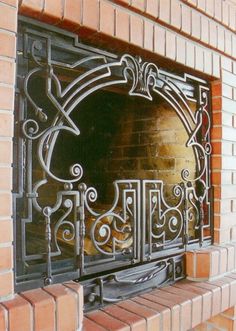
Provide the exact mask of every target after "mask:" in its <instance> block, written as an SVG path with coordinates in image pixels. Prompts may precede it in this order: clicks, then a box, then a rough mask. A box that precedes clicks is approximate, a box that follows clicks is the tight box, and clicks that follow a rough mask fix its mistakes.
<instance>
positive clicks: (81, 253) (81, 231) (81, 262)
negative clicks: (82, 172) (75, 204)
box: [78, 183, 87, 275]
mask: <svg viewBox="0 0 236 331" xmlns="http://www.w3.org/2000/svg"><path fill="white" fill-rule="evenodd" d="M86 189H87V186H86V185H85V184H84V183H82V184H80V185H79V190H80V206H79V208H78V213H79V221H80V226H79V238H80V249H79V250H78V253H79V265H80V274H81V275H83V274H84V237H85V210H84V205H85V192H86Z"/></svg>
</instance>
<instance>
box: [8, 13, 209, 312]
mask: <svg viewBox="0 0 236 331" xmlns="http://www.w3.org/2000/svg"><path fill="white" fill-rule="evenodd" d="M68 77H69V78H68ZM117 86H118V87H119V86H121V87H122V89H123V93H124V91H125V93H126V94H127V95H129V96H130V98H131V97H132V98H134V97H135V98H141V100H142V98H145V99H148V100H151V101H152V100H153V95H155V94H157V95H158V96H159V97H161V98H163V99H164V100H166V101H167V102H168V103H169V105H170V106H171V107H172V108H173V109H174V110H175V111H176V113H177V114H178V116H179V118H180V119H181V121H182V123H183V126H184V127H185V129H186V132H187V134H188V137H189V139H188V141H186V146H187V147H189V148H192V149H193V151H194V154H195V159H196V169H197V176H196V177H195V178H193V179H192V178H190V174H189V171H188V169H183V170H182V182H181V183H176V186H175V187H174V191H173V197H175V200H176V201H177V202H176V204H175V205H171V206H170V205H169V204H168V203H167V202H166V200H165V196H164V191H163V187H164V183H163V182H162V181H161V180H158V178H157V179H156V180H148V179H147V180H141V179H139V178H137V179H124V180H116V181H115V182H114V183H113V185H114V192H115V193H114V200H113V204H112V205H111V206H110V207H109V208H108V209H107V210H106V211H102V212H101V211H100V212H99V211H97V210H96V209H95V208H94V207H93V206H94V203H95V202H96V200H97V191H96V189H95V188H94V187H87V185H86V184H85V183H83V170H84V169H83V168H82V166H81V165H80V164H79V163H77V164H74V165H72V166H71V168H70V171H69V172H68V171H67V169H65V174H68V177H65V176H64V173H63V177H62V176H61V175H58V174H56V173H54V170H53V167H52V164H53V162H54V161H53V158H54V157H55V154H58V155H57V159H58V158H60V159H61V160H63V152H62V151H60V149H58V146H57V141H58V139H59V137H60V136H61V135H62V134H67V135H68V134H69V135H71V136H73V137H74V144H76V143H77V141H78V139H80V128H79V127H78V126H77V123H75V121H74V120H73V117H72V113H73V111H78V106H79V105H80V103H81V102H82V101H83V100H84V99H86V98H92V97H93V93H94V92H96V91H97V90H104V89H105V88H111V87H117ZM16 100H17V102H16V112H15V138H14V143H15V144H14V146H15V148H14V219H15V236H16V246H15V252H16V262H15V267H16V288H17V290H22V289H29V288H32V287H37V286H44V285H48V284H51V283H55V282H61V281H67V280H71V279H79V281H82V282H84V284H86V288H85V294H86V302H87V304H88V306H89V305H91V306H92V307H96V306H97V303H100V304H103V303H105V302H113V301H116V300H117V299H121V298H124V297H127V295H132V294H134V293H137V292H139V291H142V290H144V289H147V288H149V287H154V286H163V285H164V284H167V283H171V282H174V281H176V280H177V279H180V278H183V277H184V266H183V259H182V254H183V252H184V251H185V250H187V249H189V248H193V247H200V246H202V245H208V244H210V243H211V234H210V230H211V227H212V226H211V222H212V221H211V215H212V204H211V184H210V153H211V145H210V114H209V87H208V85H207V83H206V82H205V81H203V80H202V79H199V78H197V77H193V76H190V75H187V74H185V75H183V76H182V77H181V76H177V75H173V74H172V73H168V72H166V71H163V70H160V69H159V68H158V67H157V66H156V65H155V64H153V63H149V62H142V60H141V59H140V58H135V57H133V56H131V55H128V54H125V55H122V56H116V55H114V54H110V53H108V52H104V51H101V50H98V49H95V48H92V47H87V46H85V45H83V44H81V43H79V42H78V39H77V37H76V36H75V35H74V34H70V33H65V32H62V31H60V30H59V29H56V28H53V29H52V28H51V27H50V28H49V27H48V26H46V25H42V24H40V25H38V24H37V23H35V22H33V21H31V20H26V19H25V18H24V19H23V18H22V19H21V21H20V24H19V36H18V72H17V97H16ZM189 100H190V101H192V102H194V103H196V105H197V111H196V112H195V113H193V111H192V110H191V108H190V107H189V105H188V101H189ZM167 120H168V119H167ZM65 136H66V135H65ZM60 164H61V163H60ZM94 166H95V167H96V165H94ZM52 187H53V188H54V189H53V190H52ZM42 192H44V194H42ZM45 192H46V194H45ZM47 195H48V197H49V198H48V201H46V200H45V196H47ZM51 195H52V196H51ZM88 217H89V218H90V219H91V218H92V219H93V224H92V225H91V227H90V229H89V230H88V225H87V224H88ZM190 224H191V227H192V228H194V231H195V232H194V233H195V235H194V236H193V235H190V234H189V226H190ZM207 230H209V231H207ZM88 231H89V234H88V233H87V232H88ZM167 233H168V234H167ZM88 237H89V240H90V243H91V245H92V246H93V249H95V250H96V254H94V255H92V256H89V255H86V254H85V244H86V243H85V240H88ZM108 244H109V245H108ZM107 246H109V249H108V248H107ZM117 288H119V291H118V290H117ZM117 291H118V292H119V294H118V292H117Z"/></svg>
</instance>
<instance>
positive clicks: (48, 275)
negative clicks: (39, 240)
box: [43, 207, 52, 285]
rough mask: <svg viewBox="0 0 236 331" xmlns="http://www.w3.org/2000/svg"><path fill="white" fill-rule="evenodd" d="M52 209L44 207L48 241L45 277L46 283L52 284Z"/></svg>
mask: <svg viewBox="0 0 236 331" xmlns="http://www.w3.org/2000/svg"><path fill="white" fill-rule="evenodd" d="M51 213H52V210H51V208H50V207H45V208H44V209H43V214H44V216H45V222H46V228H45V239H46V243H47V247H46V251H47V253H46V254H47V256H46V260H47V264H46V266H47V267H46V277H45V279H44V284H45V285H50V284H52V261H51V242H52V232H51V219H50V216H51Z"/></svg>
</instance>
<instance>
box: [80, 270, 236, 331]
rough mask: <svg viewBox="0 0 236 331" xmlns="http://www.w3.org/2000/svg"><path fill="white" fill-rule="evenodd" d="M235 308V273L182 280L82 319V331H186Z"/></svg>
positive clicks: (89, 314)
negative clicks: (202, 280)
mask: <svg viewBox="0 0 236 331" xmlns="http://www.w3.org/2000/svg"><path fill="white" fill-rule="evenodd" d="M234 305H236V273H234V272H232V273H230V274H229V275H227V277H222V278H220V279H218V280H215V281H207V282H191V281H189V280H183V281H180V282H177V283H176V284H174V285H171V286H168V287H165V288H162V289H156V290H152V291H150V292H148V293H145V294H142V295H140V296H137V297H134V298H131V299H129V300H125V301H121V302H119V303H117V304H113V305H110V306H107V307H105V308H103V309H100V310H96V311H93V312H90V313H87V314H86V315H85V318H84V321H83V328H82V330H83V331H104V330H114V331H115V330H116V331H126V330H127V331H128V330H134V331H154V330H155V331H158V330H162V331H163V330H165V331H179V330H181V331H185V330H186V331H187V330H190V329H192V328H194V327H196V326H197V325H199V324H201V323H203V322H205V321H207V320H209V319H210V318H212V317H214V316H216V315H218V314H220V313H222V312H224V311H225V310H227V309H229V308H230V307H233V306H234Z"/></svg>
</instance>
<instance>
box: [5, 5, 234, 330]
mask: <svg viewBox="0 0 236 331" xmlns="http://www.w3.org/2000/svg"><path fill="white" fill-rule="evenodd" d="M18 13H19V14H21V15H25V16H29V17H32V18H35V19H37V20H40V21H43V22H46V23H49V24H53V25H56V26H58V27H61V28H64V29H67V30H70V31H73V32H76V33H78V35H79V37H80V38H81V39H82V41H85V42H87V43H91V44H94V45H96V46H98V47H100V46H102V47H105V48H106V49H108V50H116V49H119V50H120V49H124V50H125V51H126V52H131V53H132V52H134V53H136V54H140V55H141V56H143V57H145V58H151V59H152V60H153V61H155V62H156V63H161V64H162V65H168V66H175V68H176V70H177V71H181V70H184V71H187V72H190V73H191V72H192V73H195V74H197V75H199V76H202V77H204V78H207V79H209V80H211V84H212V115H213V116H212V119H213V128H212V145H213V156H212V182H213V185H214V244H215V245H214V246H212V247H209V248H208V249H204V250H199V251H193V252H188V253H187V254H186V262H187V274H188V277H189V279H191V280H195V281H196V280H198V281H199V280H201V281H202V280H209V279H210V280H211V282H207V283H199V282H197V283H194V284H193V283H189V281H184V282H182V283H178V284H176V285H174V286H173V287H169V288H167V289H163V290H157V291H155V292H153V293H152V294H147V296H148V295H151V297H150V296H149V297H142V298H136V299H133V300H132V302H128V303H127V302H124V303H121V304H117V305H116V306H112V307H110V308H106V309H105V311H100V312H99V313H98V312H94V313H90V314H89V315H88V316H87V317H86V318H85V324H84V328H83V330H85V331H96V330H106V329H107V326H106V325H104V324H101V323H96V322H95V320H96V321H99V318H101V319H102V318H103V316H104V314H105V315H106V316H110V320H111V321H113V322H114V319H115V320H116V321H118V320H119V321H118V322H116V323H117V324H116V325H117V327H116V328H115V327H114V328H113V329H114V330H130V326H128V325H132V330H158V327H159V330H162V331H164V330H180V325H179V324H175V323H174V321H182V322H181V323H183V319H181V318H180V319H179V317H180V316H182V317H183V316H184V315H183V314H184V312H186V309H187V308H188V309H192V312H193V311H194V309H196V311H198V308H197V307H198V305H199V307H200V305H202V306H201V308H200V309H201V312H202V313H201V318H200V317H199V316H200V315H198V314H196V316H195V314H194V315H192V316H195V318H196V320H194V322H193V320H191V322H188V321H187V322H186V325H185V326H184V327H182V328H181V330H188V329H190V328H193V327H196V326H197V324H199V323H202V322H204V321H206V320H207V322H205V323H204V324H201V325H200V326H199V327H196V330H199V331H200V330H213V329H214V330H219V329H222V328H223V329H226V330H234V329H235V316H236V313H235V304H236V302H233V301H232V300H233V299H232V298H233V297H235V296H236V294H235V293H236V289H235V274H234V273H232V272H233V271H234V270H235V269H236V244H235V242H236V34H235V31H236V3H235V1H233V0H182V1H180V0H116V1H115V0H113V1H112V0H64V1H55V0H19V1H17V0H0V45H1V46H0V225H1V231H0V299H1V302H2V303H1V304H0V331H2V330H4V331H5V330H7V331H26V330H37V331H40V330H48V331H49V330H50V331H51V330H57V331H59V330H60V331H70V330H71V331H73V330H77V329H79V328H80V327H81V321H82V315H81V314H82V309H81V307H82V301H81V300H82V299H81V298H82V288H81V287H80V286H79V285H72V283H69V284H64V285H52V286H51V287H47V288H45V289H37V290H33V291H27V292H25V293H21V294H16V295H15V297H14V299H12V297H13V296H14V286H13V277H14V271H13V222H12V199H11V189H12V167H11V166H12V137H13V111H14V86H15V70H16V32H17V14H18ZM222 275H226V276H227V277H225V278H222V279H221V280H218V281H217V280H215V279H216V278H219V277H220V276H222ZM72 286H74V287H75V288H72ZM181 287H182V289H181V293H182V294H181V295H180V294H179V292H178V291H180V290H179V288H181ZM186 290H187V291H188V292H189V294H188V295H187V293H185V292H184V291H186ZM176 291H177V292H178V293H176ZM166 292H168V293H170V294H169V296H170V298H171V296H172V297H173V298H174V297H175V299H176V300H175V301H173V302H172V303H170V300H169V299H168V298H167V297H166V298H163V297H162V295H161V294H163V293H166ZM184 293H185V294H184ZM193 293H195V295H194V294H193ZM219 293H220V294H219ZM227 293H228V297H227ZM230 293H231V295H229V294H230ZM165 295H166V294H165ZM179 296H181V298H182V299H180V298H179ZM209 297H211V300H212V301H211V302H213V301H214V307H215V308H214V309H212V310H211V313H209V314H208V313H207V311H206V310H205V308H204V309H203V306H204V304H206V302H207V300H208V298H209ZM230 298H231V299H230ZM145 300H146V301H145ZM157 300H158V302H157ZM165 300H166V301H165ZM168 300H169V301H168ZM188 300H189V303H188ZM167 301H168V302H167ZM200 301H201V304H200ZM150 302H152V307H150ZM217 304H218V306H217ZM140 307H142V312H141V311H140V309H141V308H140ZM163 307H165V309H164V308H163ZM193 307H195V308H193ZM69 308H70V314H71V315H70V318H67V317H66V316H67V315H66V314H67V309H69ZM161 309H162V310H161ZM45 311H46V313H47V315H45V314H46V313H45ZM50 311H51V312H52V313H51V314H49V312H50ZM154 312H155V313H154ZM121 313H122V314H123V315H122V319H121V318H120V317H119V319H117V318H116V317H117V316H121V315H120V314H121ZM96 314H100V315H99V316H98V315H96ZM216 315H217V316H216ZM19 316H20V320H19ZM22 316H23V317H24V318H22ZM42 316H43V317H42ZM45 316H48V318H47V328H45V327H44V324H43V322H44V319H46V318H45ZM76 316H77V317H76ZM78 316H79V317H78ZM137 316H139V317H137ZM174 316H177V317H174ZM173 318H176V320H173ZM209 318H211V319H209ZM128 321H131V322H128ZM159 321H161V323H164V322H165V321H166V323H167V325H169V327H166V328H164V327H163V324H158V323H159ZM171 321H172V322H171ZM65 322H66V323H72V325H71V326H70V329H68V324H67V325H65V324H63V323H65ZM17 323H18V324H17ZM19 323H21V324H19ZM22 323H25V324H24V327H23V324H22ZM73 323H74V324H73ZM168 323H169V324H168ZM170 323H172V324H170ZM176 323H177V322H176ZM188 323H189V324H188ZM19 325H20V326H19ZM55 325H57V326H55ZM112 325H113V324H112ZM158 325H159V326H158ZM170 325H173V326H175V328H174V327H170ZM49 326H50V327H51V328H49ZM154 326H155V328H154Z"/></svg>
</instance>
